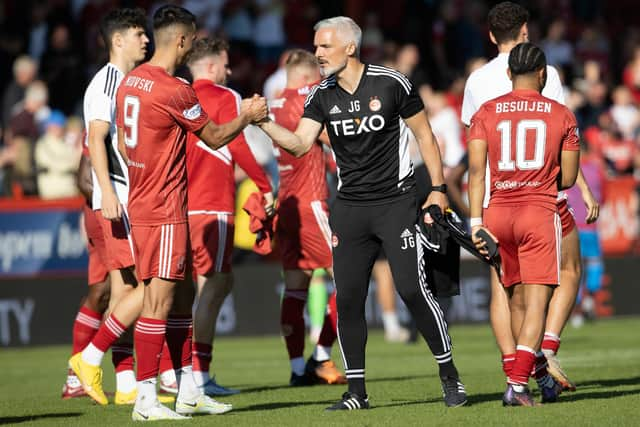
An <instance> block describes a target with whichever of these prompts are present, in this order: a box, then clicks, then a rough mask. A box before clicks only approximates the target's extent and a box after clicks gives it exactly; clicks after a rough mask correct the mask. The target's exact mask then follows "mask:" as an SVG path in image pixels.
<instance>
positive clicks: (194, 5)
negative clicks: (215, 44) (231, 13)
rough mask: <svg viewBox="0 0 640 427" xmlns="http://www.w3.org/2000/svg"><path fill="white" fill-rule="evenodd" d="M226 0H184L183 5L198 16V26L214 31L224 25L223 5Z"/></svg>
mask: <svg viewBox="0 0 640 427" xmlns="http://www.w3.org/2000/svg"><path fill="white" fill-rule="evenodd" d="M225 2H226V1H225V0H207V1H202V0H184V1H183V2H182V7H184V8H185V9H187V10H190V11H191V12H192V13H193V14H194V15H196V16H197V17H198V28H205V29H206V30H208V31H210V32H213V31H216V30H218V28H220V26H221V25H222V14H221V12H222V7H223V6H224V4H225Z"/></svg>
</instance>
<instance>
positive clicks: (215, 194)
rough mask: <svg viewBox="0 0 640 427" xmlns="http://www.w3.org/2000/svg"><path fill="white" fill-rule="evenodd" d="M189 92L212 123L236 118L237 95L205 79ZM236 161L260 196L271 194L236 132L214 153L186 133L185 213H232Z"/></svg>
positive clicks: (194, 85) (262, 173)
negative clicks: (186, 201) (187, 211)
mask: <svg viewBox="0 0 640 427" xmlns="http://www.w3.org/2000/svg"><path fill="white" fill-rule="evenodd" d="M193 89H194V90H195V91H196V94H197V95H198V99H199V100H200V104H201V105H202V108H203V109H204V111H205V112H206V113H207V115H208V116H209V118H210V119H211V120H212V121H213V122H214V123H219V124H224V123H227V122H230V121H232V120H233V119H235V118H236V117H238V114H239V109H240V101H241V99H240V95H238V93H236V92H235V91H233V90H231V89H229V88H227V87H224V86H220V85H216V84H213V83H212V82H211V81H209V80H196V81H195V82H193ZM236 162H237V163H238V165H239V166H240V168H242V170H243V171H245V172H246V173H247V175H248V176H249V178H251V179H252V180H253V182H254V183H255V184H256V185H257V186H258V189H259V190H260V191H261V192H262V193H268V192H270V191H271V184H270V183H269V179H268V178H267V176H266V175H265V173H264V171H263V170H262V168H261V167H260V165H259V164H258V162H257V161H256V158H255V157H254V155H253V153H252V152H251V150H250V149H249V146H248V145H247V141H246V140H245V137H244V134H243V133H240V134H239V135H238V136H237V137H236V138H235V139H234V140H233V141H231V142H230V143H229V144H228V145H226V146H224V147H222V148H219V149H217V150H214V149H213V148H210V147H208V146H207V145H206V144H205V143H204V142H202V141H201V140H200V139H199V138H198V137H197V136H196V135H194V134H192V133H190V134H189V136H188V137H187V176H188V187H187V188H188V192H189V205H188V207H189V213H190V214H194V213H213V212H226V213H233V212H234V211H235V196H236V182H235V177H234V167H235V164H236Z"/></svg>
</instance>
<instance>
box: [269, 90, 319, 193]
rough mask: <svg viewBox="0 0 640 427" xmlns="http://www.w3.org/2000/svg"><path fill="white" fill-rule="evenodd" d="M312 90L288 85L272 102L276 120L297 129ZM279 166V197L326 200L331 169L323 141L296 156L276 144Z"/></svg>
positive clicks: (292, 129)
mask: <svg viewBox="0 0 640 427" xmlns="http://www.w3.org/2000/svg"><path fill="white" fill-rule="evenodd" d="M310 90H311V88H310V87H308V86H306V87H303V88H300V89H285V90H284V92H283V93H282V96H281V97H280V98H278V99H275V100H273V101H271V102H270V103H269V110H270V111H271V113H272V114H273V115H274V121H275V122H276V123H278V124H279V125H280V126H282V127H285V128H287V129H289V130H291V131H295V130H296V128H297V127H298V123H299V122H300V118H301V117H302V113H303V111H304V101H305V99H306V98H307V95H308V94H309V91H310ZM274 149H275V152H276V159H277V160H278V170H279V172H280V188H279V190H278V199H280V200H284V199H286V198H288V197H293V196H295V197H297V198H298V199H299V200H304V201H311V200H326V199H327V197H329V193H328V189H327V170H326V163H325V159H324V155H323V152H322V145H321V143H320V142H317V143H316V144H313V146H312V147H311V149H310V150H309V152H308V153H307V154H305V155H304V156H302V157H295V156H293V155H291V154H289V153H287V152H286V151H285V150H282V149H280V148H278V146H277V145H275V144H274Z"/></svg>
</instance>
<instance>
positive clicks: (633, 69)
mask: <svg viewBox="0 0 640 427" xmlns="http://www.w3.org/2000/svg"><path fill="white" fill-rule="evenodd" d="M622 81H623V82H624V85H625V86H626V87H627V88H628V89H629V90H630V91H631V94H632V95H633V99H634V101H635V102H636V103H640V46H637V47H636V48H635V49H634V50H633V57H632V58H631V60H630V61H629V63H628V64H627V66H626V67H625V68H624V71H623V74H622Z"/></svg>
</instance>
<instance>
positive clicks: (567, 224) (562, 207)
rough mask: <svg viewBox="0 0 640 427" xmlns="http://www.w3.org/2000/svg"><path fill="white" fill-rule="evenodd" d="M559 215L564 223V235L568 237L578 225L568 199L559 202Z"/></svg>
mask: <svg viewBox="0 0 640 427" xmlns="http://www.w3.org/2000/svg"><path fill="white" fill-rule="evenodd" d="M558 215H560V222H561V223H562V237H566V236H567V235H568V234H569V233H571V231H572V230H573V229H574V228H575V226H576V220H575V219H574V218H573V212H572V211H571V208H570V207H569V203H568V202H567V199H562V200H560V201H559V202H558Z"/></svg>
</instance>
